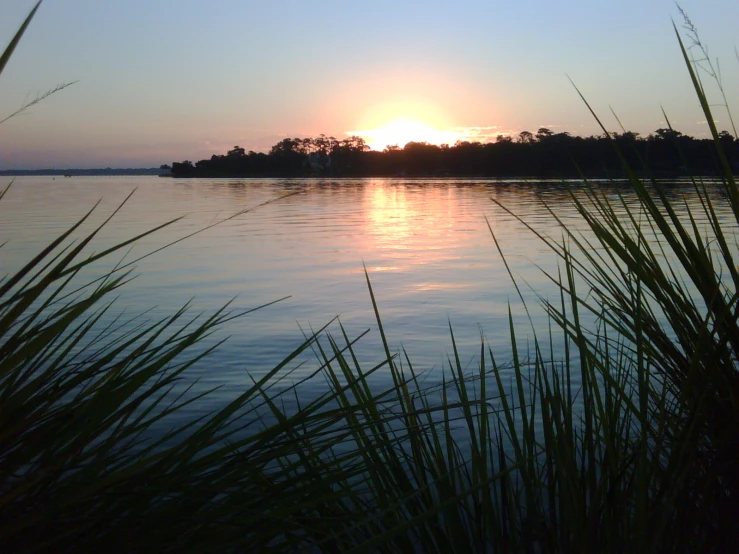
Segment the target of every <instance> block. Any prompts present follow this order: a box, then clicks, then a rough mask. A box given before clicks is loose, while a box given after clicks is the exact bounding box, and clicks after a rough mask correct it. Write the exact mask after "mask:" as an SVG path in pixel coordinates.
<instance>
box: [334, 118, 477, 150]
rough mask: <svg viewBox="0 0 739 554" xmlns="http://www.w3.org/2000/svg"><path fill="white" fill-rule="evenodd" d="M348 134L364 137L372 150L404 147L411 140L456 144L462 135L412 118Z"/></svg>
mask: <svg viewBox="0 0 739 554" xmlns="http://www.w3.org/2000/svg"><path fill="white" fill-rule="evenodd" d="M348 134H350V135H358V136H360V137H362V138H363V139H364V140H365V141H367V144H368V145H369V147H370V148H372V150H384V149H385V148H387V147H388V146H398V147H400V148H402V147H403V146H405V145H406V144H408V143H409V142H428V143H429V144H437V145H441V144H454V143H455V142H457V140H459V139H460V138H461V137H462V133H460V132H457V131H442V130H439V129H434V128H433V127H430V126H428V125H424V124H423V123H419V122H418V121H414V120H410V119H400V120H396V121H393V122H391V123H388V124H386V125H383V126H382V127H378V128H376V129H369V130H364V131H348Z"/></svg>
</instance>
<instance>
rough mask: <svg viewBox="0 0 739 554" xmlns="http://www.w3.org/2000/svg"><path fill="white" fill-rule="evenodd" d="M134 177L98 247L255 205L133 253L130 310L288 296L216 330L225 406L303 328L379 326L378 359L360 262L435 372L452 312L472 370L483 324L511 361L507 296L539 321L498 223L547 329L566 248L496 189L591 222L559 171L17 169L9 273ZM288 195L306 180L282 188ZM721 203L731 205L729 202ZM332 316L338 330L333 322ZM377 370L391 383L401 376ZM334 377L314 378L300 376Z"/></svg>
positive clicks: (541, 221) (685, 192)
mask: <svg viewBox="0 0 739 554" xmlns="http://www.w3.org/2000/svg"><path fill="white" fill-rule="evenodd" d="M134 190H135V193H134V194H133V196H131V198H130V199H129V201H128V202H127V203H126V205H125V206H124V207H123V208H122V209H121V210H120V212H119V213H118V214H117V215H116V216H115V217H114V218H113V220H112V221H111V222H110V223H109V224H108V225H107V226H106V227H105V228H104V229H103V231H102V232H101V234H100V235H99V237H98V238H97V239H96V241H95V242H94V244H93V245H92V247H91V250H95V251H99V250H101V249H102V248H104V247H105V246H108V245H111V244H113V243H114V242H115V241H120V240H123V239H126V238H130V237H132V236H134V235H136V234H137V233H139V232H141V231H143V230H145V229H147V228H151V227H154V226H156V225H159V224H162V223H164V222H166V221H168V220H170V219H173V218H176V217H179V216H182V215H185V216H186V217H185V218H183V219H182V220H180V221H178V222H177V223H175V224H173V225H172V226H170V227H168V228H166V229H164V230H161V231H159V232H157V233H156V234H154V235H153V236H150V237H147V238H146V239H145V240H143V241H141V242H140V243H139V244H137V245H136V246H135V247H134V248H133V249H132V250H131V251H130V252H129V253H128V254H127V255H126V257H125V261H131V260H135V259H136V258H138V257H139V256H141V255H143V254H145V253H147V252H149V251H151V250H154V249H156V248H158V247H160V246H163V245H165V244H167V243H169V242H171V241H173V240H176V239H177V238H180V237H182V236H185V235H187V234H189V233H192V232H194V231H196V230H199V229H202V228H203V227H205V226H207V225H209V224H211V223H213V222H215V221H218V220H219V219H223V218H225V217H228V216H229V215H232V214H234V213H236V212H238V211H240V210H242V209H244V208H251V207H254V209H253V210H252V211H250V212H248V213H245V214H243V215H239V216H237V217H235V218H233V219H231V220H229V221H226V222H224V223H222V224H220V225H217V226H215V227H213V228H211V229H208V230H206V231H204V232H202V233H199V234H197V235H195V236H192V237H190V238H188V239H186V240H184V241H182V242H179V243H177V244H174V245H172V246H170V247H168V248H166V249H165V250H163V251H161V252H158V253H156V254H155V255H153V256H150V257H147V258H145V259H143V260H140V261H139V262H137V263H136V271H137V273H138V277H137V278H136V279H135V280H134V281H133V282H131V283H130V284H128V285H127V286H126V287H125V288H124V289H122V290H121V293H120V297H119V299H118V300H117V303H116V305H117V307H118V309H119V310H125V311H126V313H127V314H135V313H139V312H143V311H144V310H149V309H151V308H153V310H152V311H151V312H150V313H149V316H150V317H155V316H163V315H166V314H171V313H172V312H173V311H175V310H176V309H178V308H179V307H181V306H182V305H183V304H184V303H186V302H188V301H189V300H192V301H193V308H194V309H195V310H196V311H205V312H206V313H209V312H212V311H214V310H215V309H217V308H218V307H220V306H222V305H223V304H225V303H226V302H229V301H231V300H233V306H234V307H237V308H244V309H248V308H253V307H256V306H260V305H262V304H265V303H267V302H270V301H273V300H277V299H279V298H283V297H285V296H289V297H290V298H288V299H286V300H283V301H281V302H279V303H277V304H274V305H271V306H269V307H266V308H264V309H262V310H259V311H257V312H255V313H252V314H250V315H248V316H245V317H243V318H239V319H236V320H234V321H231V322H230V323H228V324H227V325H226V326H225V327H224V328H223V329H221V331H220V332H219V333H218V334H217V336H216V337H214V338H213V339H212V341H215V340H220V339H223V338H225V337H228V340H227V342H226V343H225V344H224V345H222V346H221V347H220V348H219V349H218V350H217V352H216V353H215V354H213V355H212V356H211V357H209V358H208V359H207V361H205V362H203V363H201V364H200V365H199V366H198V367H197V368H195V369H194V370H193V372H192V374H191V375H192V376H193V377H198V378H200V379H201V385H200V386H204V387H206V386H207V387H209V386H213V385H223V388H222V389H221V390H219V392H218V393H217V394H215V395H213V396H212V397H209V401H208V402H211V403H215V404H217V403H220V402H223V401H224V400H225V399H226V398H230V397H233V396H234V395H235V394H238V393H239V392H242V391H243V390H244V388H245V387H246V386H248V384H249V383H250V382H251V381H250V379H249V377H248V375H249V374H250V375H252V376H254V377H258V376H260V375H263V374H264V373H265V372H267V371H269V369H271V368H272V367H273V366H274V365H276V364H277V363H278V362H279V361H280V360H282V359H283V358H284V357H285V355H287V354H288V353H289V352H290V351H292V350H293V349H294V348H295V347H296V346H297V345H299V344H300V343H301V341H302V340H303V331H305V332H309V330H310V329H311V328H314V329H318V328H320V327H322V326H323V325H325V324H326V323H327V322H329V321H330V320H331V319H332V318H334V317H335V316H339V317H340V321H341V322H342V323H343V325H344V327H345V328H346V330H347V332H348V334H349V335H350V336H357V335H359V334H361V333H362V332H363V331H365V330H366V329H370V330H371V332H370V333H369V334H368V335H367V336H365V337H364V338H362V339H361V341H360V342H359V344H358V346H357V353H358V355H359V358H360V360H361V361H362V362H363V363H366V364H367V367H371V366H373V365H375V364H376V363H378V362H380V361H381V360H382V359H383V354H382V351H381V348H380V341H379V334H378V332H377V329H376V324H375V319H374V313H373V310H372V305H371V302H370V297H369V294H368V290H367V284H366V281H365V277H364V270H363V264H364V265H365V266H366V268H367V272H368V273H369V277H370V279H371V281H372V286H373V289H374V292H375V296H376V299H377V302H378V304H379V309H380V313H381V316H382V320H383V324H384V327H385V329H386V332H387V334H388V337H389V339H390V341H391V348H392V349H394V350H395V351H399V350H400V349H401V347H403V348H405V350H406V351H407V353H408V356H409V358H410V360H411V361H412V362H413V364H414V367H415V368H416V369H417V370H418V371H420V372H423V373H424V374H425V376H426V379H427V380H428V382H434V381H439V380H440V379H441V376H442V372H443V371H444V370H445V368H447V367H448V362H447V359H448V357H449V356H452V355H453V354H452V344H451V338H450V331H449V326H450V324H451V326H452V328H453V330H454V333H455V339H456V341H457V345H458V347H459V349H460V353H461V359H462V363H463V364H464V365H465V366H467V367H468V368H469V370H470V371H473V370H475V369H476V367H477V357H478V354H479V349H480V338H481V336H484V337H485V341H486V343H487V344H489V345H490V346H491V348H492V349H493V351H494V352H495V353H496V355H497V356H498V359H499V361H501V362H505V361H507V360H508V359H510V352H511V346H510V344H511V342H510V337H509V326H508V310H509V305H510V309H511V311H512V312H513V314H514V317H515V321H516V323H517V333H518V339H519V345H520V346H521V347H522V348H524V349H525V348H526V341H527V340H528V339H530V338H531V336H532V331H531V327H530V325H529V324H528V320H527V319H526V317H525V315H524V313H525V312H524V310H523V307H522V304H521V302H520V300H519V298H518V295H517V293H516V290H515V288H514V286H513V284H512V282H511V279H510V277H509V275H508V272H507V271H506V268H505V265H504V263H503V261H502V259H501V256H500V254H499V253H498V251H497V249H496V247H495V243H494V241H493V239H492V237H491V233H490V229H489V228H488V224H489V225H490V228H491V229H492V231H493V232H494V233H495V235H496V237H497V238H498V241H499V243H500V245H501V247H502V249H503V250H504V253H505V254H506V257H507V259H508V263H509V265H510V269H511V271H512V273H513V274H514V275H515V276H516V278H517V279H520V284H521V288H522V291H523V292H524V295H525V296H526V297H527V299H528V300H529V303H530V305H529V307H530V308H531V309H532V311H533V315H534V325H535V327H537V328H538V331H539V332H540V333H542V334H546V333H547V332H548V331H547V321H546V318H544V317H543V316H542V315H541V313H540V310H537V309H536V298H535V293H538V294H541V295H543V296H545V297H550V298H552V299H554V298H556V297H557V296H558V293H557V291H556V289H555V288H554V287H553V285H551V283H549V282H548V279H547V278H546V277H545V276H544V274H543V272H542V270H545V271H554V272H555V273H556V268H557V262H556V258H555V257H554V255H553V254H552V253H551V252H550V251H549V250H548V248H547V247H546V246H545V245H544V244H543V243H542V241H541V240H539V239H538V238H536V237H535V236H534V235H533V234H532V233H531V232H530V231H529V230H527V229H526V228H525V227H524V226H523V225H522V224H521V223H520V222H518V221H516V220H515V218H513V217H512V216H510V215H508V214H507V213H506V212H505V211H504V210H502V209H501V208H500V207H498V206H497V205H495V203H494V202H493V201H492V200H491V199H495V200H497V201H499V202H501V203H503V204H504V205H505V206H507V207H508V208H510V209H511V210H512V211H513V212H514V213H516V214H518V215H520V216H521V217H522V218H523V219H524V220H525V221H526V222H527V223H529V224H531V225H533V226H535V227H536V228H537V229H538V230H540V231H541V232H543V233H545V234H551V235H552V236H553V237H555V238H560V237H561V231H559V230H558V228H557V226H556V225H555V223H554V221H553V219H552V217H551V215H550V214H549V213H548V211H547V210H546V209H545V207H544V206H543V204H542V201H543V200H545V201H546V202H547V203H548V204H549V205H550V206H551V207H552V208H553V210H554V211H555V213H556V214H557V215H558V216H559V217H560V218H561V219H563V220H565V221H566V222H567V224H568V225H570V226H572V227H573V228H580V227H582V223H581V221H580V219H579V217H578V215H577V214H576V212H575V209H574V206H573V204H572V201H571V199H570V198H569V196H568V193H567V192H566V190H565V187H564V186H563V185H562V184H561V183H556V182H549V183H541V182H531V183H526V182H521V181H486V180H461V179H443V180H420V179H418V180H417V179H413V180H411V179H358V180H345V179H342V180H318V179H315V180H313V179H305V180H284V179H253V180H229V179H198V180H176V179H162V178H157V177H113V178H111V177H85V178H66V179H65V178H58V177H57V178H56V179H52V178H51V177H25V178H19V179H16V181H15V183H14V184H13V186H12V188H11V190H10V192H9V193H8V195H7V196H6V198H5V199H3V201H2V202H1V203H0V218H1V219H0V221H2V227H1V229H2V236H1V237H0V240H1V241H7V244H6V245H5V246H4V247H3V248H2V249H0V267H1V268H2V272H1V273H3V274H5V273H7V272H9V271H11V270H12V269H13V268H16V267H18V266H19V265H20V264H21V263H23V262H24V261H27V260H28V259H29V258H30V257H31V256H32V255H33V254H35V253H37V252H38V251H39V250H40V249H41V248H42V247H43V246H45V245H46V244H47V243H48V241H49V240H50V239H51V238H53V237H55V236H56V235H58V234H59V233H60V232H61V231H63V230H65V229H66V228H68V227H69V226H70V225H71V224H72V223H73V222H75V221H76V220H78V219H79V218H80V217H81V216H82V215H83V214H84V213H85V212H86V211H87V210H89V209H90V208H91V207H92V206H93V205H94V204H95V202H97V201H98V200H100V201H101V202H100V205H99V206H98V208H97V209H96V210H95V212H94V214H93V217H92V221H91V223H90V225H86V226H85V229H91V228H92V226H93V224H99V223H100V222H101V221H103V220H104V219H105V218H106V217H107V216H108V215H110V214H111V212H112V211H113V210H114V209H115V207H116V206H117V205H118V204H119V203H120V202H122V201H123V199H124V198H125V197H126V196H127V195H129V194H130V193H131V192H132V191H134ZM604 190H606V191H607V192H608V194H609V195H611V196H612V197H613V198H615V197H616V194H617V192H618V191H620V192H621V193H623V194H625V195H626V198H627V200H628V199H629V196H630V192H629V190H628V189H627V188H618V189H617V188H615V187H606V186H605V185H604ZM289 193H297V194H294V195H292V196H288V197H284V198H281V197H283V196H285V195H286V194H289ZM671 193H672V194H673V195H674V196H675V199H676V200H683V199H685V200H686V201H687V202H688V203H690V202H694V195H693V194H692V193H691V192H690V190H689V189H688V188H687V187H686V186H683V187H681V186H675V187H674V188H673V189H672V192H671ZM270 200H271V201H272V202H270V203H269V204H266V205H263V206H260V204H263V203H264V202H267V201H270ZM721 217H729V214H728V211H726V212H724V211H723V210H722V211H721ZM121 257H122V256H118V257H116V259H115V260H113V261H119V260H120V259H121ZM301 329H302V330H301ZM331 330H332V332H334V333H336V334H337V335H338V334H339V333H340V329H339V328H338V327H337V326H336V324H334V325H333V326H332V327H331ZM212 341H211V342H209V343H207V344H210V343H212ZM300 363H302V364H303V365H301V366H300V367H299V368H298V369H297V371H296V372H295V374H294V379H296V380H297V379H298V378H299V377H301V376H304V375H307V374H309V373H310V372H311V371H312V370H314V369H315V367H316V366H317V364H316V363H315V360H314V359H313V360H311V359H310V357H308V358H304V359H302V360H301V362H300ZM297 364H298V362H296V363H295V364H293V367H294V366H296V365H297ZM376 379H377V381H378V383H379V384H382V381H383V379H385V380H387V381H388V382H389V379H390V377H389V375H388V374H387V373H385V374H382V375H379V376H377V378H376ZM323 386H324V384H323V382H322V381H321V380H316V381H313V382H312V383H311V384H309V385H308V386H307V387H306V388H305V389H304V390H305V391H306V394H307V393H309V392H310V390H311V387H313V388H314V389H315V390H318V389H320V388H322V387H323Z"/></svg>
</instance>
